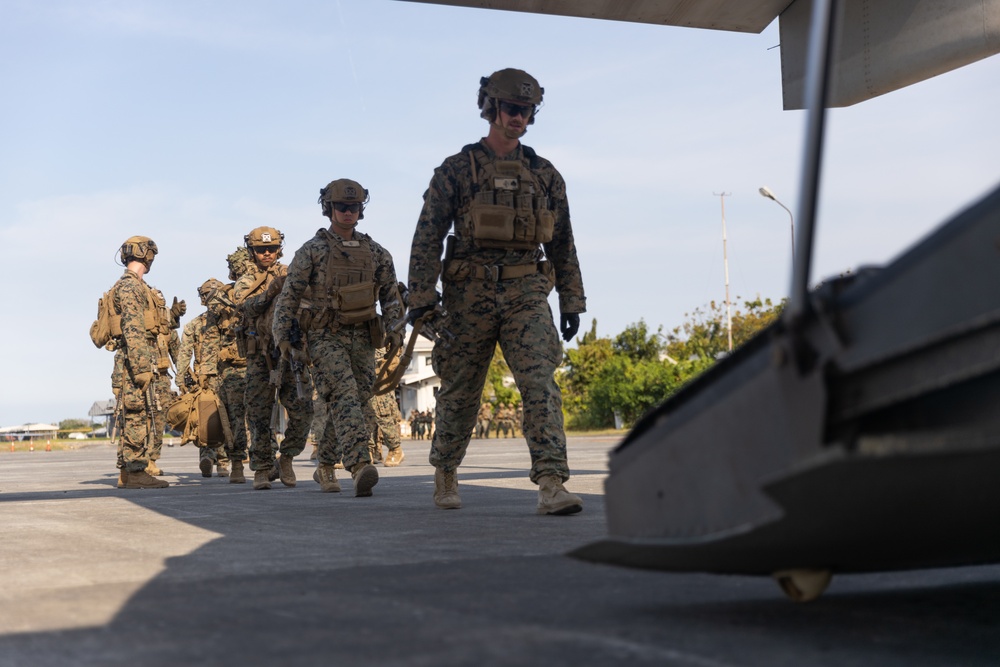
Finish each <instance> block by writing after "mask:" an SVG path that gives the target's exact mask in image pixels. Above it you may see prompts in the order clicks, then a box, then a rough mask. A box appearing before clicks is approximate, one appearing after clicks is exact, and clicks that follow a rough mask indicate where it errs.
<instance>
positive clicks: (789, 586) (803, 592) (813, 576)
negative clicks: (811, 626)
mask: <svg viewBox="0 0 1000 667" xmlns="http://www.w3.org/2000/svg"><path fill="white" fill-rule="evenodd" d="M772 576H773V577H774V579H775V581H777V582H778V585H779V586H781V590H782V591H783V592H784V593H785V595H787V596H788V597H789V598H791V599H792V601H793V602H809V601H811V600H815V599H816V598H818V597H819V596H820V595H822V594H823V591H825V590H826V587H827V586H829V585H830V579H832V578H833V573H832V572H830V570H805V569H803V570H782V571H780V572H775V573H774V574H773V575H772Z"/></svg>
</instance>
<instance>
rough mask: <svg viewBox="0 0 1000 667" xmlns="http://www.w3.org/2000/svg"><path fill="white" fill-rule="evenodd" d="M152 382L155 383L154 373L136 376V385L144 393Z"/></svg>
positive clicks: (149, 372) (137, 374) (148, 372)
mask: <svg viewBox="0 0 1000 667" xmlns="http://www.w3.org/2000/svg"><path fill="white" fill-rule="evenodd" d="M152 381H153V373H152V371H147V372H145V373H136V374H135V383H136V384H137V385H138V386H139V389H142V390H143V391H146V388H147V387H149V383H150V382H152Z"/></svg>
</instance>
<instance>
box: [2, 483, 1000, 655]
mask: <svg viewBox="0 0 1000 667" xmlns="http://www.w3.org/2000/svg"><path fill="white" fill-rule="evenodd" d="M395 470H397V471H399V472H398V473H395V472H390V473H385V474H384V476H383V479H382V481H381V482H380V484H379V485H378V486H377V487H376V494H375V496H373V497H372V498H354V497H353V494H352V493H351V484H350V481H349V479H350V478H349V475H346V474H343V473H342V471H338V477H340V478H341V482H342V484H343V486H344V492H343V493H341V494H323V493H320V492H319V491H318V486H316V485H315V484H314V483H313V482H312V481H311V479H309V475H311V471H312V468H311V467H309V466H307V465H305V464H298V465H297V466H296V472H297V474H298V476H299V482H298V486H297V488H295V489H287V488H283V487H281V485H280V483H276V485H277V486H276V488H274V489H272V490H271V491H268V492H263V491H258V492H254V491H252V490H251V485H250V484H249V483H248V484H246V485H244V486H242V487H238V488H233V485H229V484H228V481H227V480H225V479H221V478H211V479H205V478H202V477H201V476H200V474H199V473H197V472H193V473H187V472H183V473H181V474H179V475H170V476H169V478H170V479H171V482H173V481H174V479H175V478H176V479H177V480H178V481H180V482H181V483H180V484H177V485H176V487H177V488H171V489H164V490H148V491H147V490H142V491H130V492H123V491H121V490H118V489H116V488H114V481H115V478H114V477H113V476H111V475H102V476H100V477H98V478H97V479H95V480H93V481H91V482H88V484H92V485H93V487H94V488H92V489H87V490H85V491H72V490H71V491H40V492H24V493H11V494H0V502H14V501H21V502H31V501H38V500H53V499H55V500H65V499H67V498H70V499H79V500H80V501H82V502H83V501H86V500H88V499H91V498H98V497H113V498H124V499H126V500H128V501H129V502H130V503H132V504H134V505H135V506H136V507H137V508H142V510H143V511H148V512H155V513H158V514H160V515H162V516H164V517H168V518H170V519H174V520H176V525H177V530H178V531H182V530H185V529H188V528H189V527H196V528H198V529H201V530H204V531H209V532H210V533H212V534H215V535H217V537H215V538H214V539H210V540H209V541H208V542H207V543H205V544H204V545H203V546H201V547H199V548H197V549H195V550H193V551H192V552H191V553H187V554H185V555H183V556H178V557H172V558H168V559H167V560H166V561H165V568H164V569H163V570H162V571H161V572H160V573H159V574H158V575H156V576H155V577H154V578H153V579H151V580H150V581H149V582H148V583H146V584H145V585H143V586H142V587H141V589H140V590H139V591H138V592H137V593H135V594H134V595H132V596H131V597H129V598H128V600H127V602H126V603H125V604H124V606H123V607H122V608H121V609H120V611H119V612H118V613H117V614H116V615H115V616H114V618H113V619H112V620H111V621H110V622H109V623H107V624H106V625H102V626H100V627H91V628H83V629H73V630H60V631H52V632H36V633H23V634H16V635H7V636H0V665H3V666H4V667H6V666H8V665H10V666H20V665H25V666H28V665H30V666H31V667H37V666H42V665H66V664H71V665H135V664H141V665H171V666H172V667H176V665H178V664H184V663H189V664H196V665H236V664H242V665H247V664H249V665H258V664H265V663H267V662H271V661H273V662H274V663H275V664H281V665H317V664H322V665H327V664H344V665H413V666H423V665H427V666H431V665H434V666H439V665H518V666H523V665H546V666H557V665H573V666H574V667H578V666H580V665H613V664H628V665H682V666H687V665H691V666H698V667H706V666H707V667H718V666H737V665H739V666H744V665H767V666H775V665H796V666H799V665H817V666H825V665H830V666H833V665H836V666H838V667H840V666H843V665H858V666H861V665H866V666H867V665H876V664H877V665H880V666H882V665H907V666H910V665H996V664H997V663H998V656H1000V624H998V623H997V622H996V619H997V618H1000V582H998V581H997V580H998V579H1000V566H991V567H983V568H963V569H954V570H940V571H929V572H928V571H924V572H905V573H892V574H877V575H851V576H843V577H836V578H835V579H834V581H833V584H832V585H831V588H830V590H829V591H828V592H827V593H826V594H825V595H824V596H823V597H822V598H820V599H819V600H817V601H815V602H812V603H809V604H805V605H796V604H793V603H791V602H789V601H787V600H785V599H784V597H782V596H781V594H780V592H779V591H778V587H777V585H776V584H774V583H773V582H771V581H770V580H769V579H767V578H761V577H737V576H719V575H703V574H671V573H662V572H648V571H640V570H628V569H623V568H615V567H610V566H602V565H594V564H590V563H584V562H580V561H576V560H573V559H570V558H568V557H566V556H564V555H562V554H564V553H566V552H567V551H569V550H571V549H572V548H575V547H578V546H581V545H582V544H583V543H585V542H587V541H591V540H596V539H601V538H603V537H604V536H605V532H606V529H605V524H604V511H603V496H602V495H601V494H600V493H599V492H598V493H585V494H581V495H583V496H584V500H585V507H586V510H585V511H584V512H583V513H581V514H579V515H574V516H571V517H547V516H537V515H535V514H534V503H535V500H536V494H535V492H534V491H533V490H531V489H525V488H511V487H510V486H505V484H509V483H511V481H512V480H514V481H523V479H524V477H525V470H524V469H513V468H512V469H511V470H509V471H508V470H504V469H500V470H498V469H495V468H491V469H487V468H486V467H485V466H483V467H478V468H477V466H475V465H470V466H469V469H468V472H466V469H465V468H464V467H463V469H462V472H461V473H460V477H459V478H460V484H461V492H462V500H463V504H464V507H463V509H462V510H459V511H441V510H435V509H434V508H433V507H432V505H431V501H430V494H431V490H432V489H433V476H432V475H431V474H423V473H424V472H426V471H429V468H427V467H424V468H418V467H416V466H414V467H413V468H411V469H409V470H407V469H405V468H401V469H395ZM381 472H383V469H381V468H380V473H381ZM595 473H599V474H602V475H603V471H596V470H595V471H593V473H591V474H595ZM575 474H576V475H584V474H586V473H584V472H580V471H577V472H576V473H575ZM195 489H197V490H195ZM140 514H141V513H140ZM139 518H141V516H140V517H139ZM139 526H140V528H139V529H136V530H134V536H132V537H131V538H129V539H132V540H135V541H138V542H141V541H142V540H143V539H144V537H145V536H144V534H143V531H142V530H141V524H139ZM127 529H128V528H126V527H123V530H127Z"/></svg>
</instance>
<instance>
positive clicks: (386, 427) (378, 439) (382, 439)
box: [371, 347, 406, 468]
mask: <svg viewBox="0 0 1000 667" xmlns="http://www.w3.org/2000/svg"><path fill="white" fill-rule="evenodd" d="M386 351H387V350H386V348H384V347H380V348H378V349H377V350H375V368H376V369H378V368H380V367H381V366H382V364H383V363H384V362H385V353H386ZM371 404H372V411H373V412H374V413H375V424H376V427H377V428H376V431H375V433H373V434H372V443H373V445H374V447H375V452H376V454H377V457H378V460H381V458H382V456H381V455H382V447H383V446H385V448H386V449H388V450H389V451H388V452H387V453H386V456H385V463H384V465H385V466H386V467H389V468H392V467H395V466H398V465H399V464H400V463H402V462H403V459H404V458H405V457H406V454H404V453H403V442H402V436H400V434H399V423H400V422H401V421H403V416H402V415H401V414H400V413H399V403H398V402H397V400H396V392H394V391H390V392H388V393H385V394H381V395H378V396H372V397H371Z"/></svg>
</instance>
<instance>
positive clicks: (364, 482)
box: [351, 463, 378, 498]
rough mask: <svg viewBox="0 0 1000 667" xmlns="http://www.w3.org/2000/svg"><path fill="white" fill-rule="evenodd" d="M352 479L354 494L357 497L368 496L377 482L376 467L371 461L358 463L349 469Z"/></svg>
mask: <svg viewBox="0 0 1000 667" xmlns="http://www.w3.org/2000/svg"><path fill="white" fill-rule="evenodd" d="M351 478H352V479H353V480H354V495H355V496H356V497H358V498H360V497H362V496H370V495H371V494H372V489H373V488H374V487H375V485H376V484H378V468H376V467H375V466H373V465H372V464H371V463H359V464H358V465H356V466H354V470H352V471H351Z"/></svg>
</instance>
